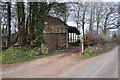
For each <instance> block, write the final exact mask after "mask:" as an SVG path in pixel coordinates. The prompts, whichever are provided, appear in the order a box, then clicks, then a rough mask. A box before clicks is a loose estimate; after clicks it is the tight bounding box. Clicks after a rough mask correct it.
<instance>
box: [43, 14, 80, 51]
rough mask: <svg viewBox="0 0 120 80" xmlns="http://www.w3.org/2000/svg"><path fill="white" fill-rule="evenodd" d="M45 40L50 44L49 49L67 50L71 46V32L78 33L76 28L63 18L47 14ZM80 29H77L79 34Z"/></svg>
mask: <svg viewBox="0 0 120 80" xmlns="http://www.w3.org/2000/svg"><path fill="white" fill-rule="evenodd" d="M44 25H45V27H44V31H43V38H44V41H45V42H46V43H47V44H48V46H49V51H54V50H67V49H68V47H69V33H72V32H73V33H76V28H73V27H69V26H68V25H67V24H66V23H64V22H63V21H62V20H60V19H58V18H55V17H51V16H47V17H45V19H44ZM78 32H79V31H78V30H77V34H79V33H78Z"/></svg>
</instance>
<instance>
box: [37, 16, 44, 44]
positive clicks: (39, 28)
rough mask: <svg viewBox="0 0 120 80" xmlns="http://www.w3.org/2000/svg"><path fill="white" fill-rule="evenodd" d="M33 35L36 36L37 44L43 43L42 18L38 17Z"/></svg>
mask: <svg viewBox="0 0 120 80" xmlns="http://www.w3.org/2000/svg"><path fill="white" fill-rule="evenodd" d="M35 25H36V27H35V29H36V30H35V34H36V35H37V37H38V39H37V43H38V44H41V43H42V42H43V29H44V20H43V17H40V16H38V17H37V20H36V23H35Z"/></svg>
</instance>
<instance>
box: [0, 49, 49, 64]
mask: <svg viewBox="0 0 120 80" xmlns="http://www.w3.org/2000/svg"><path fill="white" fill-rule="evenodd" d="M48 55H50V54H42V55H41V54H40V48H25V47H24V48H18V47H10V48H9V49H7V50H5V51H3V52H2V56H0V57H2V61H1V62H2V63H3V64H9V63H18V62H26V61H30V60H33V59H38V58H42V57H44V56H48Z"/></svg>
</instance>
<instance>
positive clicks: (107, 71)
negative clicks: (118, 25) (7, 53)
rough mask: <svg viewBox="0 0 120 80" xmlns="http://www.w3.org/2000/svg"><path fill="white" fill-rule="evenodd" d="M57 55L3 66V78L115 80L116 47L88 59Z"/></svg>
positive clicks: (116, 73) (116, 66)
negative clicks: (92, 79) (106, 79)
mask: <svg viewBox="0 0 120 80" xmlns="http://www.w3.org/2000/svg"><path fill="white" fill-rule="evenodd" d="M62 55H63V54H58V55H54V56H50V57H46V58H42V59H37V60H33V61H30V62H25V63H18V64H12V65H3V72H2V77H4V78H56V77H58V78H59V77H60V78H117V77H118V47H117V48H115V49H113V50H112V51H110V52H108V53H106V54H102V55H99V56H96V57H92V58H89V59H84V60H78V59H77V58H76V57H75V55H69V56H65V57H60V56H62Z"/></svg>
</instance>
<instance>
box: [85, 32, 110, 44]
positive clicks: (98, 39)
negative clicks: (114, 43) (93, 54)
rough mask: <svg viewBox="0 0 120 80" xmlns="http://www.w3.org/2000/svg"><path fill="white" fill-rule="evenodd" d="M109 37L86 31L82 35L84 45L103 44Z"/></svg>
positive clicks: (107, 41) (108, 40)
mask: <svg viewBox="0 0 120 80" xmlns="http://www.w3.org/2000/svg"><path fill="white" fill-rule="evenodd" d="M109 42H110V39H108V38H107V37H106V36H104V35H99V34H96V33H94V32H93V33H90V32H88V33H86V34H85V36H84V45H85V46H94V45H97V44H105V43H109Z"/></svg>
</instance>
